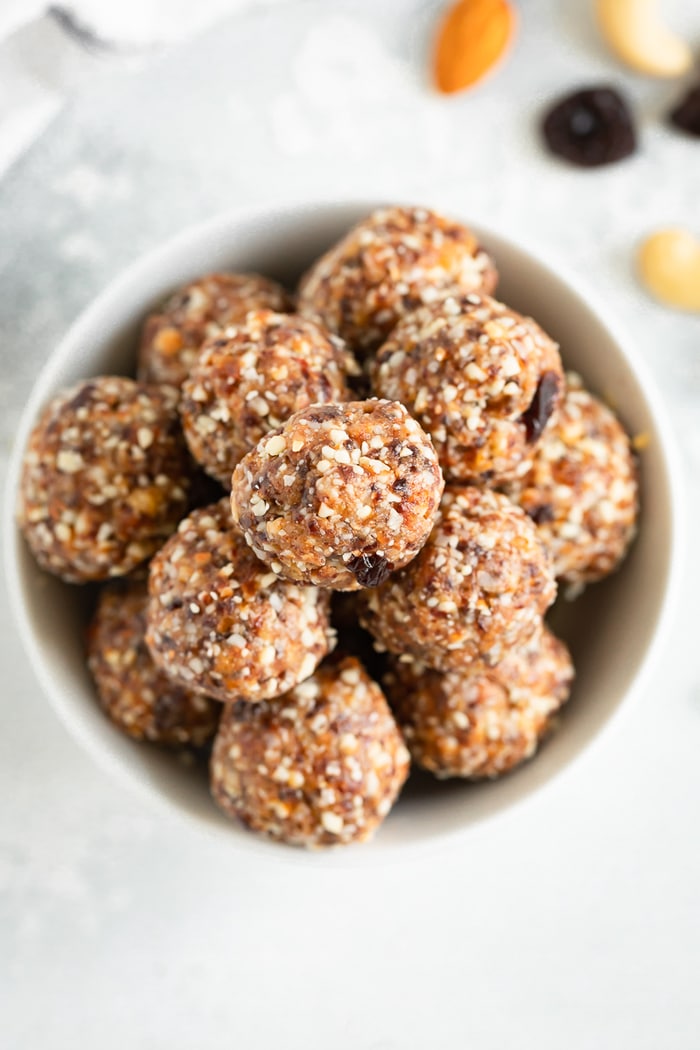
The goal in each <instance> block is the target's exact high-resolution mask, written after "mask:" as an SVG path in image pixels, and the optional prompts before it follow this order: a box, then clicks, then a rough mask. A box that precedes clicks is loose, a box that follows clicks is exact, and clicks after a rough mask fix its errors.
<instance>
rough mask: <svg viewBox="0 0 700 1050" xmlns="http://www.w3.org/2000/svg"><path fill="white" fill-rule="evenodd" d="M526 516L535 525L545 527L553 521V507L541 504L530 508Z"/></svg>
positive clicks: (548, 504)
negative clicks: (528, 516)
mask: <svg viewBox="0 0 700 1050" xmlns="http://www.w3.org/2000/svg"><path fill="white" fill-rule="evenodd" d="M528 514H529V515H530V517H531V518H532V520H533V521H534V522H535V524H536V525H545V524H546V523H547V522H548V521H554V507H553V506H552V504H551V503H542V504H541V505H540V506H539V507H530V509H529V510H528Z"/></svg>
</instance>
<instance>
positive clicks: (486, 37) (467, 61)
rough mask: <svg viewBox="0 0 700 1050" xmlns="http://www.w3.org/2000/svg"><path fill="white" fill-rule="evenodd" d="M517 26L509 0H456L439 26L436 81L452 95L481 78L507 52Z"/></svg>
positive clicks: (444, 90)
mask: <svg viewBox="0 0 700 1050" xmlns="http://www.w3.org/2000/svg"><path fill="white" fill-rule="evenodd" d="M514 29H515V11H514V9H513V7H512V6H511V4H510V3H508V0H457V3H455V4H453V5H452V6H451V7H449V8H448V10H447V12H446V14H445V16H444V18H443V20H442V23H441V25H440V27H439V29H438V35H437V41H436V47H435V66H434V73H435V83H436V84H437V87H438V88H439V90H440V91H443V92H445V93H446V94H450V93H452V92H454V91H462V90H464V88H467V87H470V86H471V85H472V84H475V83H476V82H477V81H478V80H481V78H482V77H483V76H485V75H486V73H488V72H489V70H490V69H492V67H493V66H494V65H495V64H496V63H497V62H498V60H499V59H500V58H501V57H502V55H503V53H504V52H505V50H506V48H507V46H508V43H509V42H510V40H511V38H512V36H513V32H514Z"/></svg>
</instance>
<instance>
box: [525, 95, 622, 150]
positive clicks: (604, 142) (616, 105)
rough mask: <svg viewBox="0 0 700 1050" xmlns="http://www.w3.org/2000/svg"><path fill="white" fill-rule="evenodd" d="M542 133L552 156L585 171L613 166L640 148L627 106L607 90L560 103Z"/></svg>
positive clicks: (545, 122) (555, 107) (573, 97)
mask: <svg viewBox="0 0 700 1050" xmlns="http://www.w3.org/2000/svg"><path fill="white" fill-rule="evenodd" d="M542 131H543V133H544V138H545V141H546V143H547V146H548V147H549V149H550V150H551V152H552V153H555V154H556V155H557V156H558V157H564V158H565V160H568V161H571V163H572V164H578V165H579V166H580V167H583V168H595V167H598V166H600V165H601V164H614V163H615V162H616V161H618V160H622V159H623V158H624V157H629V156H630V154H632V153H634V151H635V149H636V148H637V135H636V131H635V128H634V122H633V119H632V114H631V112H630V110H629V108H628V106H627V103H626V102H625V100H624V99H623V97H622V96H621V95H620V94H619V93H618V92H617V91H614V90H613V89H612V88H607V87H592V88H584V89H583V90H581V91H576V92H574V93H573V94H572V95H567V96H566V98H563V99H561V100H560V101H559V102H558V103H557V104H556V105H555V106H554V107H553V108H552V109H550V110H549V112H548V113H547V114H546V115H545V118H544V121H543V124H542Z"/></svg>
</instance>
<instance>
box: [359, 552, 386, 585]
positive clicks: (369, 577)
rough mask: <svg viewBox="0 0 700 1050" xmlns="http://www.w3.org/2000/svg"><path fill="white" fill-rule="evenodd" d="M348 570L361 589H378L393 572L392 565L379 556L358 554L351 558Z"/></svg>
mask: <svg viewBox="0 0 700 1050" xmlns="http://www.w3.org/2000/svg"><path fill="white" fill-rule="evenodd" d="M348 568H349V569H350V572H352V573H353V574H354V576H355V579H356V580H357V582H358V583H359V584H360V586H361V587H379V586H380V584H382V583H384V581H385V580H386V579H387V577H388V576H389V575H390V573H391V572H392V570H393V565H392V564H391V562H388V561H387V560H386V558H383V557H382V555H381V554H360V555H358V556H357V557H355V558H351V559H350V561H349V562H348Z"/></svg>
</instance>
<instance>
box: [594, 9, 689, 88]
mask: <svg viewBox="0 0 700 1050" xmlns="http://www.w3.org/2000/svg"><path fill="white" fill-rule="evenodd" d="M658 7H659V5H658V0H596V13H597V15H598V24H599V26H600V31H601V33H602V34H603V36H604V37H605V40H606V41H607V43H608V45H609V46H610V48H611V49H612V50H613V51H614V52H615V54H616V55H617V57H618V58H619V59H621V60H622V61H623V62H625V63H626V64H627V65H628V66H631V67H632V69H636V70H637V71H638V72H639V73H648V74H649V75H650V76H653V77H675V76H680V75H681V74H682V73H686V72H687V71H688V70H689V69H690V68H691V66H692V64H693V54H692V52H691V50H690V47H689V46H688V44H687V43H686V41H685V40H682V39H681V37H679V36H678V35H677V34H676V33H674V32H672V31H671V30H670V29H669V28H668V26H665V25H664V24H663V22H662V21H661V16H660V14H659V11H658Z"/></svg>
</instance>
